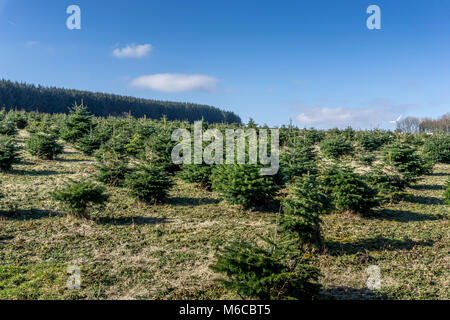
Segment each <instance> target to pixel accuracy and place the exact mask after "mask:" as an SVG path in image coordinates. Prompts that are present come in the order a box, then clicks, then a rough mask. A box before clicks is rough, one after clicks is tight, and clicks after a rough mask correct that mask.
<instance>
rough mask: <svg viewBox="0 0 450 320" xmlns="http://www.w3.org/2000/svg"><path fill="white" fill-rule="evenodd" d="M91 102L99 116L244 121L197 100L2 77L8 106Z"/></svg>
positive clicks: (49, 108) (1, 99)
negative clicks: (136, 95) (160, 98)
mask: <svg viewBox="0 0 450 320" xmlns="http://www.w3.org/2000/svg"><path fill="white" fill-rule="evenodd" d="M81 100H83V102H84V104H85V105H87V106H88V108H89V111H90V112H91V113H92V114H94V115H96V116H103V117H106V116H110V115H111V116H121V115H123V114H128V113H130V112H131V114H132V115H133V116H135V117H144V116H146V117H147V118H151V119H161V118H162V117H163V116H166V117H167V119H168V120H182V121H184V120H187V121H189V122H194V121H196V120H201V119H202V118H203V119H204V121H207V122H209V123H222V122H223V123H241V118H240V117H239V116H237V115H236V114H234V113H232V112H228V111H223V110H221V109H219V108H216V107H211V106H207V105H200V104H194V103H181V102H170V101H158V100H149V99H140V98H134V97H127V96H120V95H114V94H106V93H99V92H89V91H79V90H72V89H61V88H46V87H42V86H34V85H29V84H24V83H18V82H12V81H8V80H1V81H0V106H1V107H4V108H6V109H11V108H17V109H23V110H25V111H36V110H38V111H39V112H43V113H67V111H68V107H70V106H72V105H73V104H74V103H75V102H77V103H81Z"/></svg>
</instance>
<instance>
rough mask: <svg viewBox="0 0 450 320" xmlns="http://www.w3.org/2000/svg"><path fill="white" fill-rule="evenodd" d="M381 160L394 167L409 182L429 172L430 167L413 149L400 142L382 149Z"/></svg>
mask: <svg viewBox="0 0 450 320" xmlns="http://www.w3.org/2000/svg"><path fill="white" fill-rule="evenodd" d="M383 160H384V162H385V163H386V164H388V165H392V166H394V167H395V168H396V169H397V170H398V171H399V172H401V173H402V174H404V175H405V177H407V178H409V179H410V180H411V181H414V180H415V179H416V178H417V177H418V176H421V175H423V174H426V173H428V172H430V170H431V165H430V164H429V163H427V162H426V161H425V160H424V159H423V158H422V157H421V156H420V155H419V154H418V153H417V151H416V149H415V148H413V147H411V146H410V145H409V144H407V143H405V142H401V141H397V142H394V143H392V144H390V145H387V146H386V147H385V148H384V150H383Z"/></svg>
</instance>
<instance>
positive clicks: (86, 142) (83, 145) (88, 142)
mask: <svg viewBox="0 0 450 320" xmlns="http://www.w3.org/2000/svg"><path fill="white" fill-rule="evenodd" d="M101 144H102V140H101V138H100V136H98V135H96V134H95V133H93V132H92V131H91V132H90V133H89V134H87V135H85V136H83V137H81V138H79V139H78V140H77V141H76V142H75V148H76V149H77V150H79V151H81V152H83V153H84V154H85V155H88V156H90V155H92V154H94V152H95V151H96V150H98V149H99V148H100V146H101Z"/></svg>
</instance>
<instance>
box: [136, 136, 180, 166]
mask: <svg viewBox="0 0 450 320" xmlns="http://www.w3.org/2000/svg"><path fill="white" fill-rule="evenodd" d="M176 145H177V143H176V142H174V141H172V131H171V130H170V129H169V128H161V129H160V130H159V132H157V133H155V134H153V135H152V136H151V137H149V139H148V141H147V143H146V145H145V151H144V155H143V156H144V157H145V158H146V160H148V161H150V162H152V163H154V164H157V165H158V166H160V167H162V168H164V170H165V171H167V172H169V173H171V174H173V173H175V172H177V171H178V170H179V169H180V166H179V165H176V164H174V163H173V162H172V150H173V148H174V147H175V146H176Z"/></svg>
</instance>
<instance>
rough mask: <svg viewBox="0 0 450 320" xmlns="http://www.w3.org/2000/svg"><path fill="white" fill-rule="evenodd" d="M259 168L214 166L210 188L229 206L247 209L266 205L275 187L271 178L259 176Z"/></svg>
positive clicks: (246, 165) (229, 165) (275, 189)
mask: <svg viewBox="0 0 450 320" xmlns="http://www.w3.org/2000/svg"><path fill="white" fill-rule="evenodd" d="M260 168H261V167H260V166H258V165H250V164H245V165H243V164H233V165H231V164H223V165H216V166H215V168H214V169H213V174H212V188H213V190H214V191H216V192H218V193H219V194H220V195H221V196H222V197H223V199H224V200H225V201H227V202H228V203H231V204H240V205H243V206H244V207H246V208H249V207H256V206H258V205H262V204H264V203H267V202H269V201H270V200H272V199H273V197H274V195H275V192H276V191H277V187H276V185H275V184H274V181H273V177H271V176H261V174H260Z"/></svg>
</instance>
